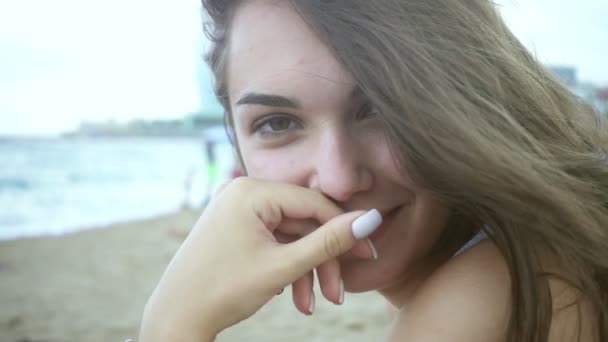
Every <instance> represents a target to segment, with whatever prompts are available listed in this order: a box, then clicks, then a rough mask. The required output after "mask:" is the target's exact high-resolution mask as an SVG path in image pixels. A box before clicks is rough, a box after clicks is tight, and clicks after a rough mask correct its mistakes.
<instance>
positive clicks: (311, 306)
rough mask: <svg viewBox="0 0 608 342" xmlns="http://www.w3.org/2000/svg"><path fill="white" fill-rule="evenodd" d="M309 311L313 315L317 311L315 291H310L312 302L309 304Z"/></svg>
mask: <svg viewBox="0 0 608 342" xmlns="http://www.w3.org/2000/svg"><path fill="white" fill-rule="evenodd" d="M308 312H309V313H310V314H311V315H312V313H313V312H315V293H314V292H311V293H310V304H308Z"/></svg>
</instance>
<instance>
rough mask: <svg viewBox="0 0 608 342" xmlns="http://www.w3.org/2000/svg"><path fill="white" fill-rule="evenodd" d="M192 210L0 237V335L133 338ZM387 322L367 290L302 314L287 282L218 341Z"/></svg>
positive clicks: (314, 333)
mask: <svg viewBox="0 0 608 342" xmlns="http://www.w3.org/2000/svg"><path fill="white" fill-rule="evenodd" d="M199 213H200V212H199V211H196V210H184V211H181V212H179V213H175V214H172V215H166V216H162V217H157V218H151V219H147V220H141V221H135V222H126V223H119V224H114V225H110V226H108V227H99V228H95V229H88V230H83V231H80V232H77V233H73V234H69V235H64V236H57V237H39V238H27V239H18V240H12V241H0V341H2V342H5V341H6V342H13V341H15V342H16V341H21V342H25V341H30V342H34V341H36V342H42V341H53V342H58V341H93V342H94V341H104V342H107V341H119V342H122V341H124V340H125V338H127V337H131V338H133V339H134V340H135V341H136V340H137V331H138V327H139V322H140V319H141V314H142V310H143V307H144V304H145V302H146V300H147V298H148V296H149V295H150V293H151V292H152V289H153V288H154V286H155V284H156V282H157V281H158V280H159V278H160V276H161V275H162V273H163V271H164V269H165V267H166V266H167V264H168V262H169V260H170V259H171V257H172V255H173V254H174V253H175V251H176V250H177V248H178V247H179V244H180V243H181V240H180V238H179V236H178V237H176V234H174V233H175V232H187V231H188V230H189V229H190V228H191V227H192V225H193V223H194V222H195V221H196V219H197V217H198V215H199ZM178 235H179V234H178ZM320 297H321V296H320V294H317V298H320ZM387 326H388V319H387V315H386V313H385V304H384V302H383V300H382V299H381V298H380V297H379V295H377V294H375V293H365V294H346V298H345V303H344V304H343V305H342V306H336V305H334V304H331V303H328V302H326V301H325V300H320V299H318V300H317V308H316V310H315V314H314V315H313V316H311V317H307V316H304V315H302V314H300V313H299V312H298V311H297V310H296V309H295V308H294V307H293V305H292V303H291V291H290V290H289V289H287V290H286V291H285V292H284V293H283V294H282V295H280V296H277V297H276V298H275V299H273V300H272V301H271V302H270V303H268V304H267V305H266V306H265V307H264V308H263V309H262V310H260V311H259V312H258V313H257V314H256V315H255V316H253V317H252V318H250V319H248V320H246V321H244V322H242V323H240V324H238V325H236V326H234V327H231V328H229V329H227V330H225V331H224V332H222V333H221V334H220V335H219V336H218V338H217V341H220V342H222V341H225V342H227V341H287V340H289V341H354V342H357V341H381V340H382V339H383V336H384V335H385V331H386V328H387Z"/></svg>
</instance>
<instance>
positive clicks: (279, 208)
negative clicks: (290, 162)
mask: <svg viewBox="0 0 608 342" xmlns="http://www.w3.org/2000/svg"><path fill="white" fill-rule="evenodd" d="M232 183H237V186H235V187H231V188H235V189H236V188H238V189H239V191H238V192H239V195H240V196H242V194H243V193H247V192H251V191H255V192H256V195H255V196H250V197H249V198H250V199H252V200H251V201H250V205H251V208H252V209H253V212H254V213H255V214H256V215H257V216H258V218H259V219H260V220H261V221H262V222H263V223H264V225H265V226H266V227H267V228H268V229H269V230H270V231H274V230H275V229H276V228H277V227H278V226H279V225H280V223H281V222H282V221H283V220H285V219H287V218H291V219H313V220H316V221H318V222H319V223H321V224H323V223H325V222H327V221H329V220H331V219H332V218H334V217H336V216H337V215H340V214H342V213H344V211H343V210H342V209H340V208H339V207H338V206H337V205H336V204H335V203H334V202H333V201H331V200H330V199H329V198H327V197H325V196H324V195H323V194H321V193H319V192H317V191H314V190H311V189H307V188H303V187H300V186H296V185H292V184H286V183H275V182H264V181H259V180H255V181H254V180H251V179H247V178H243V179H242V180H241V178H239V179H237V180H235V181H233V182H232ZM260 183H261V184H260Z"/></svg>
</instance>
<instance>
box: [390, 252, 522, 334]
mask: <svg viewBox="0 0 608 342" xmlns="http://www.w3.org/2000/svg"><path fill="white" fill-rule="evenodd" d="M510 282H511V281H510V276H509V270H508V267H507V264H506V262H505V260H504V258H503V257H502V255H501V254H500V252H499V251H498V249H497V248H496V246H495V245H494V244H493V243H491V242H490V241H484V242H481V243H480V244H478V245H477V246H475V247H473V248H471V249H470V250H467V251H466V252H464V253H462V254H459V255H458V256H456V257H454V258H452V259H450V261H448V262H447V263H445V264H444V265H442V266H441V267H440V268H439V269H438V270H436V271H435V272H434V273H433V274H432V275H431V276H430V277H429V278H428V279H427V280H426V281H425V282H424V284H423V285H422V286H420V288H419V290H418V291H417V292H416V294H415V295H414V296H413V297H412V298H411V300H410V301H409V302H408V304H407V305H406V306H405V307H404V308H402V309H401V311H400V313H399V315H398V317H397V319H396V321H395V323H394V326H393V329H392V331H391V333H390V336H389V341H408V342H418V341H425V342H429V341H452V342H459V341H462V342H465V341H466V342H476V341H479V342H482V341H483V342H493V341H497V342H498V341H504V339H505V335H506V329H507V327H508V322H509V318H510V313H511V312H510V306H511V297H510V293H511V285H510Z"/></svg>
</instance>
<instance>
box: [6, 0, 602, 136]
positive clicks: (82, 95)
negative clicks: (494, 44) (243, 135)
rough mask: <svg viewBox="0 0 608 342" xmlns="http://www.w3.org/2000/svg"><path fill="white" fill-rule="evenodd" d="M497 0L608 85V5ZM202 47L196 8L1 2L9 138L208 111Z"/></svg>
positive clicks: (547, 48)
mask: <svg viewBox="0 0 608 342" xmlns="http://www.w3.org/2000/svg"><path fill="white" fill-rule="evenodd" d="M498 2H499V4H501V6H502V7H503V9H502V12H503V15H504V16H505V18H506V20H507V23H508V24H509V26H510V27H511V28H512V30H513V31H514V32H515V34H516V35H517V36H518V37H519V38H520V39H521V40H522V41H523V42H524V43H525V44H526V46H528V47H529V48H530V49H532V50H533V51H535V53H536V54H537V55H538V56H539V58H540V59H541V60H542V61H543V62H546V63H551V64H566V65H573V66H575V67H577V68H578V75H579V79H581V80H586V81H592V82H595V83H598V84H603V85H608V66H607V65H606V60H608V19H607V18H608V1H606V0H578V1H571V0H517V1H516V0H499V1H498ZM203 45H204V40H203V37H202V34H201V19H200V5H199V1H197V0H104V1H93V0H55V1H43V0H18V1H14V0H13V1H11V0H0V135H4V134H9V135H16V134H28V135H31V134H36V135H40V134H43V135H45V134H56V133H59V132H62V131H65V130H69V129H72V128H75V127H76V126H77V125H78V123H79V122H81V121H82V120H106V119H116V120H119V121H127V120H130V119H132V118H135V117H143V118H177V117H182V116H183V115H184V114H186V113H189V112H194V111H197V110H200V108H201V107H203V108H209V106H212V105H213V103H211V101H210V98H211V94H210V93H209V89H208V82H207V89H206V91H205V90H204V91H202V92H201V90H200V82H199V80H198V75H199V74H200V70H201V68H204V66H203V65H202V63H201V62H200V61H201V59H200V55H201V50H202V46H203ZM201 93H202V95H201Z"/></svg>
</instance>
